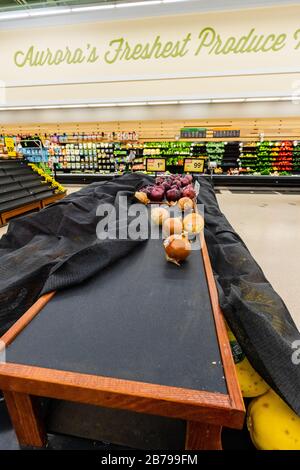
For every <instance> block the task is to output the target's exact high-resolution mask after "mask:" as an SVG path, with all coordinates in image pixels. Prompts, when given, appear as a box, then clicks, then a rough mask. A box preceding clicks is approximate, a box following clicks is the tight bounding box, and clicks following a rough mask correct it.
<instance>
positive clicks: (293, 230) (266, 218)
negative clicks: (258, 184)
mask: <svg viewBox="0 0 300 470" xmlns="http://www.w3.org/2000/svg"><path fill="white" fill-rule="evenodd" d="M79 189H80V186H69V187H68V193H69V194H70V193H72V192H74V191H78V190H79ZM217 197H218V201H219V204H220V207H221V210H222V211H223V212H224V214H225V215H226V217H227V218H228V220H229V222H230V223H231V224H232V226H233V227H234V229H235V230H236V231H237V233H238V234H239V235H240V236H241V237H242V238H243V240H244V241H245V243H246V245H247V246H248V248H249V250H250V251H251V253H252V255H253V256H254V258H255V259H256V261H257V262H258V264H259V265H260V266H261V268H262V269H263V271H264V273H265V275H266V277H267V279H268V280H269V281H270V282H271V284H272V285H273V287H274V289H275V290H276V291H277V292H278V293H279V295H281V297H282V298H283V300H284V302H285V303H286V305H287V307H288V309H289V310H290V312H291V315H292V316H293V318H294V321H295V322H296V324H297V326H298V328H299V330H300V293H299V282H300V194H279V193H278V194H274V193H269V194H259V193H253V194H251V193H244V194H241V193H234V192H230V191H229V190H221V191H220V193H219V194H218V195H217ZM6 230H7V227H2V228H0V237H1V236H2V235H3V234H4V233H5V232H6Z"/></svg>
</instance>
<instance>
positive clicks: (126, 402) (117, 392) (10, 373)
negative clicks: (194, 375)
mask: <svg viewBox="0 0 300 470" xmlns="http://www.w3.org/2000/svg"><path fill="white" fill-rule="evenodd" d="M0 388H2V389H3V390H4V391H5V390H6V391H12V392H19V393H23V394H28V395H35V396H41V397H48V398H57V399H62V400H69V401H75V402H80V403H89V404H92V405H93V404H94V405H98V406H104V407H108V408H119V409H127V410H131V411H136V412H140V413H146V414H157V415H160V416H167V417H172V418H179V419H185V420H192V421H204V422H206V423H208V424H218V425H223V426H228V427H233V428H239V427H240V426H241V423H242V420H243V415H241V412H240V410H235V409H233V408H232V404H231V400H230V398H229V396H228V395H223V394H219V393H209V392H205V391H197V390H190V389H183V388H179V387H178V388H177V387H169V386H164V385H157V384H150V383H145V382H135V381H131V380H123V379H115V378H111V377H103V376H94V375H88V374H80V373H78V372H69V371H61V370H54V369H45V368H40V367H34V366H26V365H21V364H13V363H2V364H0Z"/></svg>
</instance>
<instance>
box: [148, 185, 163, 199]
mask: <svg viewBox="0 0 300 470" xmlns="http://www.w3.org/2000/svg"><path fill="white" fill-rule="evenodd" d="M164 195H165V190H164V188H163V187H161V186H154V187H153V189H152V191H151V194H150V200H151V201H155V202H160V201H162V200H163V198H164Z"/></svg>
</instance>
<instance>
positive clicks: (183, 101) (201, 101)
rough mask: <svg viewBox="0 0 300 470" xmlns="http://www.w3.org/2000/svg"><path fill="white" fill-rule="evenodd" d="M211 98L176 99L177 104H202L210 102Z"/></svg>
mask: <svg viewBox="0 0 300 470" xmlns="http://www.w3.org/2000/svg"><path fill="white" fill-rule="evenodd" d="M210 102H211V100H209V99H203V100H180V101H178V103H179V104H204V103H210Z"/></svg>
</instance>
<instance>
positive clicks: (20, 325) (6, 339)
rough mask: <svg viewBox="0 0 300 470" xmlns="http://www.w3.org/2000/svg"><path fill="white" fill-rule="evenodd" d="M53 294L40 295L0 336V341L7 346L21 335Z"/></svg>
mask: <svg viewBox="0 0 300 470" xmlns="http://www.w3.org/2000/svg"><path fill="white" fill-rule="evenodd" d="M54 295H55V292H50V293H49V294H45V295H42V296H41V297H40V298H39V299H38V300H37V301H36V302H35V303H34V304H33V305H32V306H31V307H30V308H29V309H28V310H27V311H26V312H25V313H24V314H23V315H22V316H21V317H20V318H19V320H17V321H16V322H15V323H14V324H13V326H12V327H11V328H10V329H9V330H8V331H7V332H6V333H4V335H3V336H1V338H0V341H2V343H4V344H5V346H8V345H9V344H11V343H12V342H13V340H14V339H15V338H16V337H17V336H18V334H19V333H21V331H22V330H24V328H25V327H26V326H27V325H28V324H29V323H30V322H31V321H32V320H33V318H34V317H35V316H36V315H37V314H38V313H39V312H40V311H41V310H42V309H43V308H44V307H45V305H46V304H47V303H48V302H49V301H50V300H51V299H52V297H54Z"/></svg>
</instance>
